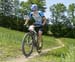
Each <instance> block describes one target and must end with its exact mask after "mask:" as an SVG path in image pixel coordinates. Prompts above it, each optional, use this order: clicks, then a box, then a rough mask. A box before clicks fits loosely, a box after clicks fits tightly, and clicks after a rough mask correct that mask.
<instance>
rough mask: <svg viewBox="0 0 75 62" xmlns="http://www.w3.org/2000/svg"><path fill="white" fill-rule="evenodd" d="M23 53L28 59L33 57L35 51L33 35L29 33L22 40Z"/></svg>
mask: <svg viewBox="0 0 75 62" xmlns="http://www.w3.org/2000/svg"><path fill="white" fill-rule="evenodd" d="M22 51H23V54H24V55H25V56H26V57H28V56H30V55H31V53H32V51H33V38H32V35H31V33H27V34H26V35H24V38H23V40H22Z"/></svg>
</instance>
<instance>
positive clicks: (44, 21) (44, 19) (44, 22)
mask: <svg viewBox="0 0 75 62" xmlns="http://www.w3.org/2000/svg"><path fill="white" fill-rule="evenodd" d="M45 24H46V17H45V16H44V17H43V23H42V25H43V26H44V25H45Z"/></svg>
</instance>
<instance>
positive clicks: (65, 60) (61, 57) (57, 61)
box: [28, 38, 75, 62]
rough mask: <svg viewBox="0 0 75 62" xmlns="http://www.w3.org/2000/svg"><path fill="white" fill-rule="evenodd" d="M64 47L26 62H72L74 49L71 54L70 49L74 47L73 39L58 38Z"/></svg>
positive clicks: (74, 57) (74, 40) (74, 54)
mask: <svg viewBox="0 0 75 62" xmlns="http://www.w3.org/2000/svg"><path fill="white" fill-rule="evenodd" d="M59 39H60V40H61V41H62V42H63V43H64V44H65V47H63V48H60V49H56V50H53V51H50V52H48V53H46V54H43V55H41V56H39V57H35V58H33V59H31V60H29V61H28V62H72V60H74V59H75V48H74V52H73V53H72V51H73V50H72V48H73V47H75V39H73V38H59ZM73 62H74V61H73Z"/></svg>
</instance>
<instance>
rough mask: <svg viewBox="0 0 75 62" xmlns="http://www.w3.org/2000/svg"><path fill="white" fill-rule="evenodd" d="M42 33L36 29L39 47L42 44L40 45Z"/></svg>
mask: <svg viewBox="0 0 75 62" xmlns="http://www.w3.org/2000/svg"><path fill="white" fill-rule="evenodd" d="M42 33H43V32H42V31H41V30H39V31H38V42H39V47H40V48H41V47H42V45H41V41H42Z"/></svg>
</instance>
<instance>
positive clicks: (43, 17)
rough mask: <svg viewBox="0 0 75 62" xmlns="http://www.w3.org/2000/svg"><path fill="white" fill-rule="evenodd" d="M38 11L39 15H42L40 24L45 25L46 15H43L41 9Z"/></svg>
mask: <svg viewBox="0 0 75 62" xmlns="http://www.w3.org/2000/svg"><path fill="white" fill-rule="evenodd" d="M39 13H40V15H41V16H42V19H43V23H42V25H45V24H46V17H45V15H44V13H43V12H42V11H40V12H39Z"/></svg>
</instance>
